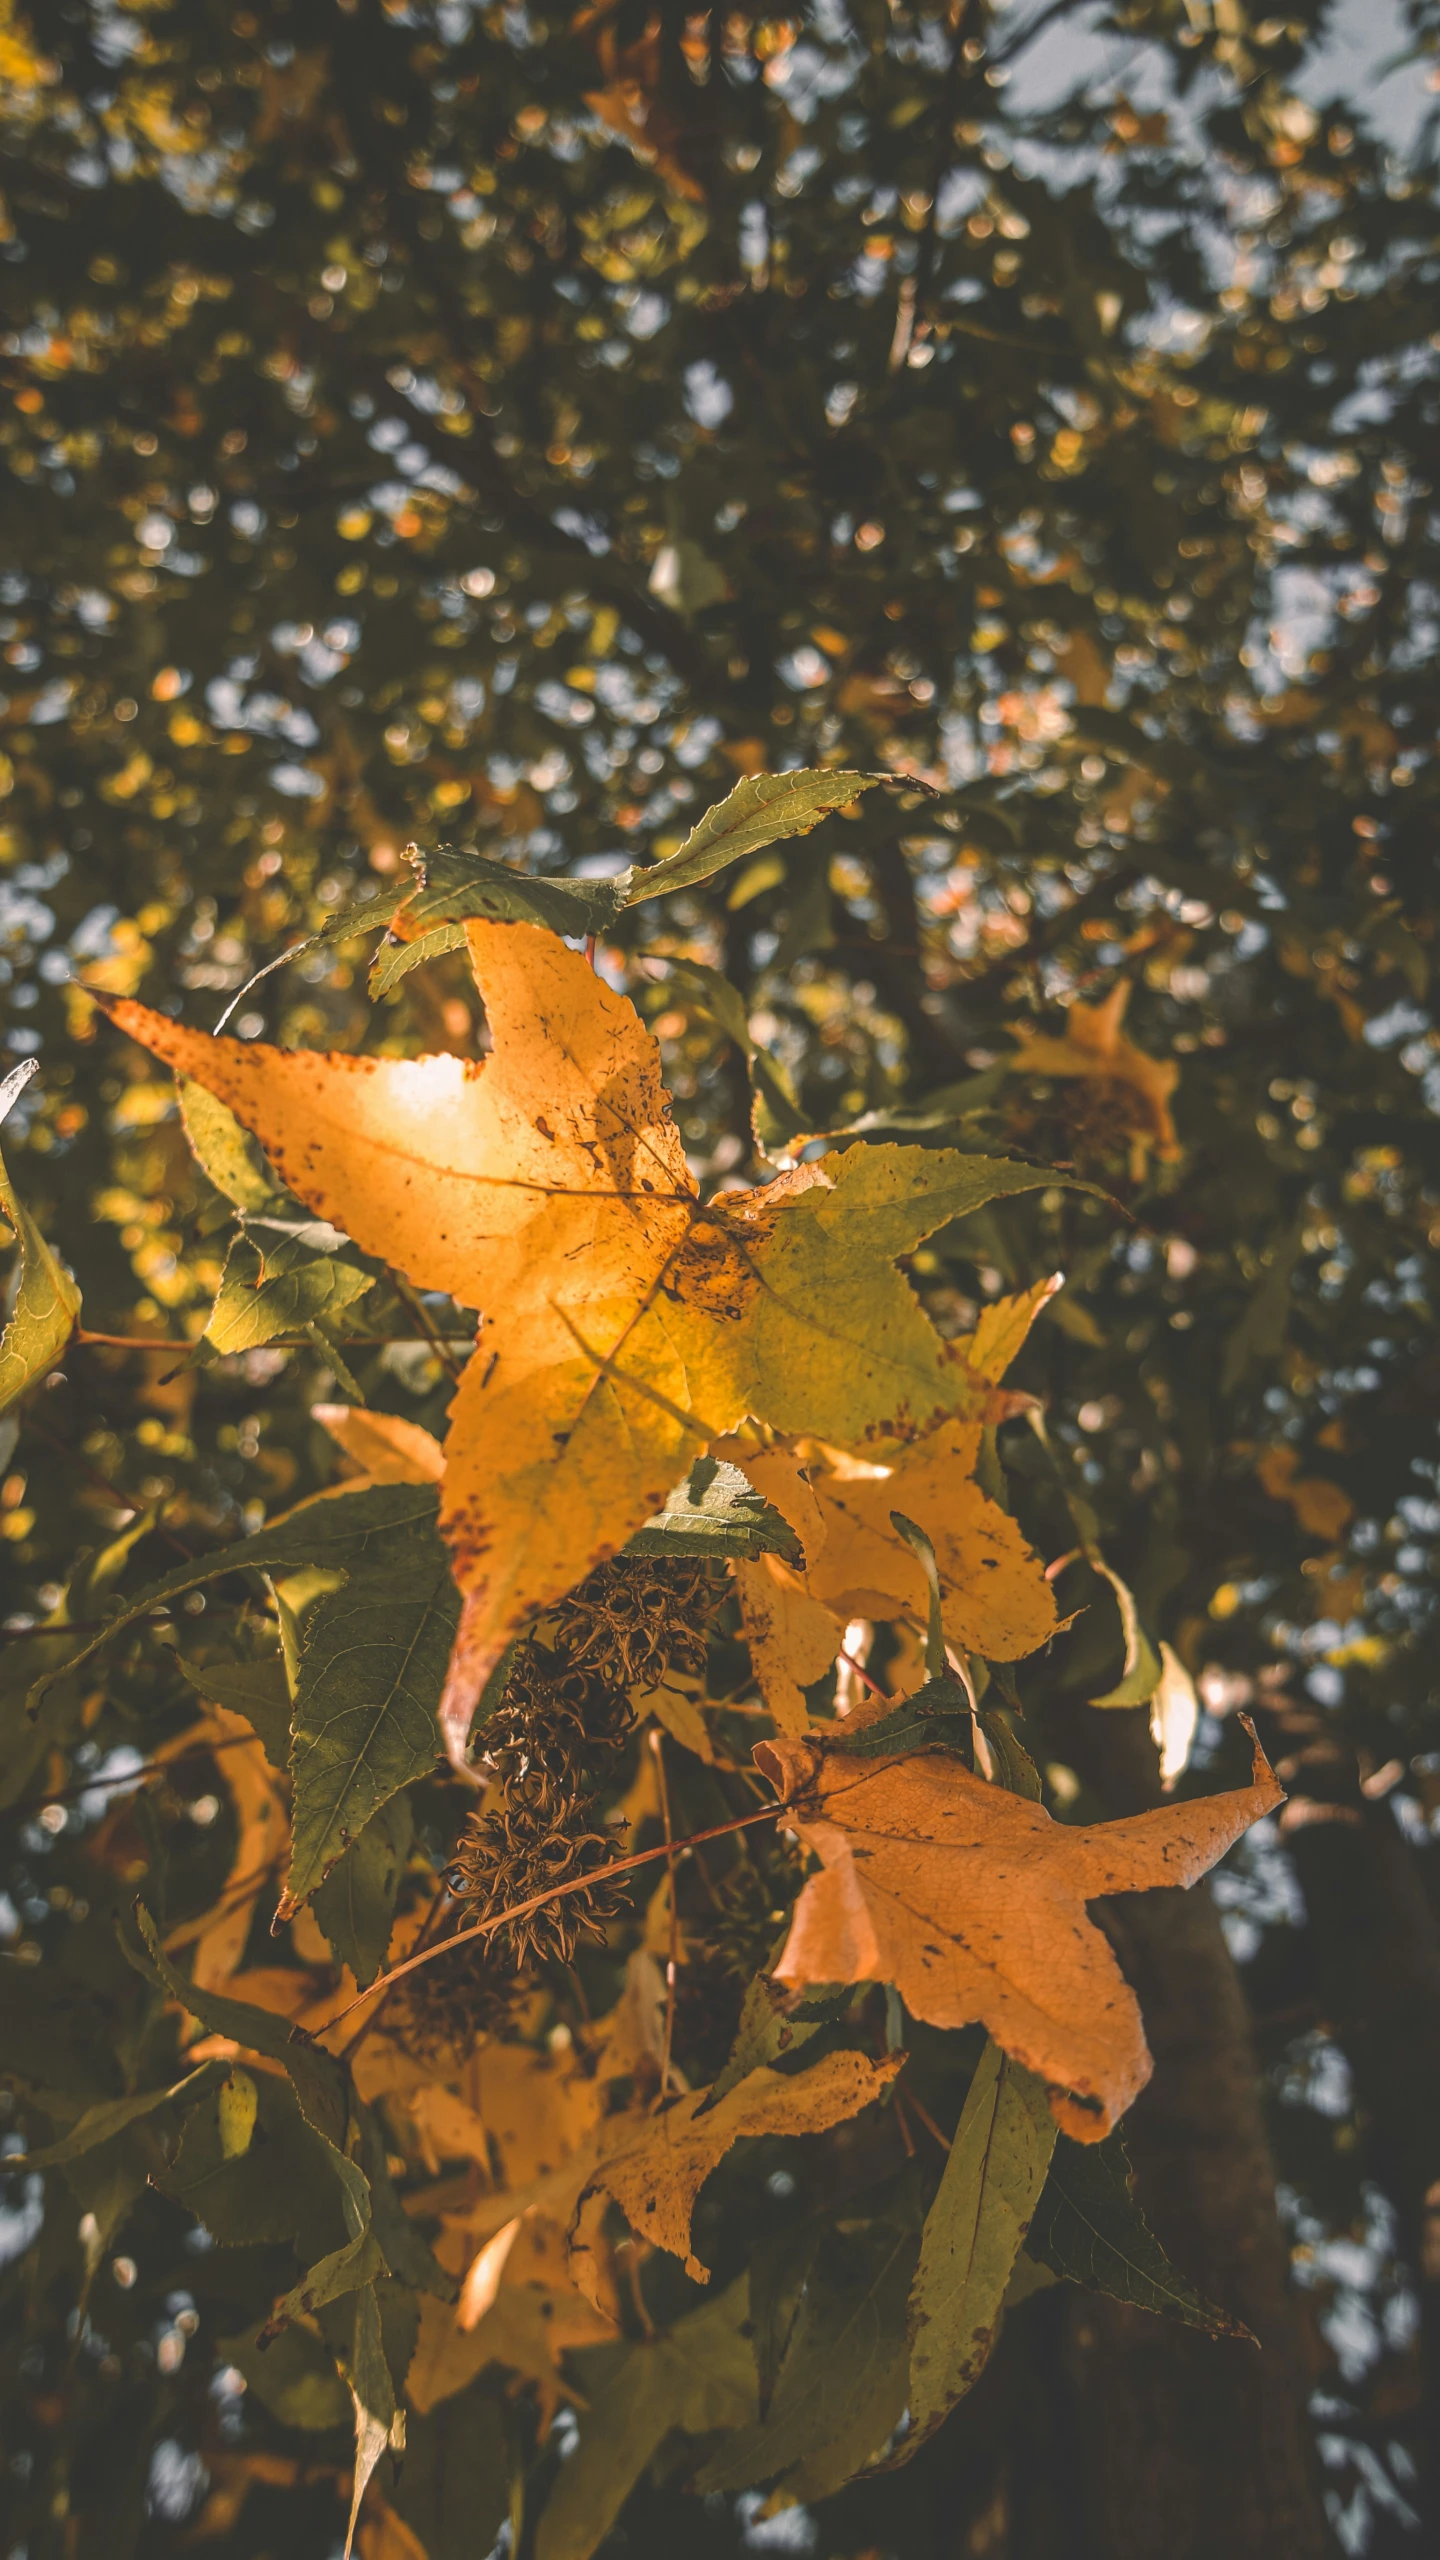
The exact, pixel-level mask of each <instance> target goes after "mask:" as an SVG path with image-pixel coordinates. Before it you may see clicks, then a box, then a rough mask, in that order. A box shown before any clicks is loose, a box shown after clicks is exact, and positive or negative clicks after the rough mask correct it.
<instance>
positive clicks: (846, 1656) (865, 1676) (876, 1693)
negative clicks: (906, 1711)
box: [840, 1644, 892, 1707]
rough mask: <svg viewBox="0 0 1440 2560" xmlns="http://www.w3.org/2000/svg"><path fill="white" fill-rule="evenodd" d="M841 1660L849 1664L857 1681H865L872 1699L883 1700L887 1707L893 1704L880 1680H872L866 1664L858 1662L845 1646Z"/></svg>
mask: <svg viewBox="0 0 1440 2560" xmlns="http://www.w3.org/2000/svg"><path fill="white" fill-rule="evenodd" d="M840 1660H841V1661H842V1662H847V1663H848V1664H849V1666H850V1668H851V1670H852V1671H853V1672H854V1674H855V1677H856V1679H857V1680H863V1681H864V1683H865V1686H866V1688H867V1689H868V1690H869V1692H870V1695H871V1697H872V1698H883V1699H884V1701H885V1704H886V1705H887V1707H888V1706H889V1705H890V1704H891V1703H892V1701H891V1697H890V1692H889V1690H888V1689H882V1688H881V1686H880V1683H879V1681H878V1680H872V1679H871V1677H870V1674H869V1672H868V1671H867V1670H866V1668H865V1665H864V1663H863V1662H857V1661H856V1659H855V1656H854V1654H853V1653H847V1652H846V1650H845V1647H844V1646H843V1644H842V1646H841V1647H840Z"/></svg>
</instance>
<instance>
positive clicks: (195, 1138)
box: [178, 1076, 281, 1212]
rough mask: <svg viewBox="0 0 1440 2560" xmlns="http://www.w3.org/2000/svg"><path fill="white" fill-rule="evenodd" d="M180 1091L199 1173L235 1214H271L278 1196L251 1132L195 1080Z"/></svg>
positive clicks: (182, 1081)
mask: <svg viewBox="0 0 1440 2560" xmlns="http://www.w3.org/2000/svg"><path fill="white" fill-rule="evenodd" d="M178 1090H179V1096H180V1118H181V1122H182V1124H183V1126H184V1130H185V1135H186V1137H187V1138H188V1139H189V1141H190V1152H191V1154H192V1155H193V1156H194V1158H195V1161H196V1163H197V1164H198V1165H199V1167H200V1170H201V1172H202V1173H205V1174H207V1175H208V1176H209V1178H210V1180H211V1181H212V1182H213V1183H214V1185H215V1188H216V1190H217V1191H221V1192H223V1193H224V1195H225V1198H226V1199H227V1200H229V1201H232V1202H233V1203H234V1205H235V1207H236V1208H237V1209H240V1210H249V1211H252V1212H258V1211H260V1210H262V1209H268V1208H270V1207H271V1206H272V1205H273V1203H274V1202H275V1200H277V1199H278V1198H279V1197H281V1194H280V1193H279V1192H278V1190H277V1188H276V1185H275V1183H274V1182H273V1180H272V1179H271V1176H270V1174H269V1172H268V1170H267V1168H266V1164H265V1159H264V1157H263V1156H262V1154H261V1152H260V1150H259V1148H258V1147H257V1146H256V1144H255V1141H254V1139H253V1138H252V1137H251V1135H250V1133H249V1131H248V1130H247V1129H242V1128H241V1126H240V1123H239V1121H238V1120H237V1119H236V1117H235V1114H234V1112H233V1111H231V1110H228V1109H227V1108H226V1105H225V1104H224V1103H223V1102H221V1101H219V1100H217V1098H216V1096H215V1095H214V1094H213V1093H207V1091H206V1089H205V1087H204V1085H203V1084H197V1083H196V1082H195V1079H194V1077H193V1076H181V1077H180V1078H179V1080H178Z"/></svg>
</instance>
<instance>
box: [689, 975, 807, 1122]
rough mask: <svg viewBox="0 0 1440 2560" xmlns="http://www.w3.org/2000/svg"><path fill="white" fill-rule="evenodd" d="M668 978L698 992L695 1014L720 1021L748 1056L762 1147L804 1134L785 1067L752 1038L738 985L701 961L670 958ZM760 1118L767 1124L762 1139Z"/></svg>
mask: <svg viewBox="0 0 1440 2560" xmlns="http://www.w3.org/2000/svg"><path fill="white" fill-rule="evenodd" d="M670 974H671V976H672V978H678V979H679V981H680V985H681V992H682V993H683V992H685V990H686V987H687V986H693V987H694V988H695V989H696V995H695V998H694V1002H695V1005H696V1009H697V1011H699V1012H702V1013H707V1014H708V1015H709V1016H710V1018H711V1020H712V1021H713V1022H716V1023H718V1024H719V1026H720V1029H721V1030H722V1031H723V1032H724V1034H725V1036H726V1038H727V1039H728V1040H733V1041H734V1043H735V1046H736V1048H737V1049H738V1050H739V1051H740V1053H741V1056H742V1057H743V1058H744V1060H745V1064H746V1067H747V1069H748V1071H749V1076H750V1083H751V1087H752V1102H751V1109H750V1120H751V1126H752V1128H753V1130H754V1133H755V1135H756V1137H757V1138H762V1143H764V1142H765V1141H766V1140H771V1141H773V1142H774V1143H775V1144H777V1145H783V1144H785V1143H786V1142H787V1141H788V1140H790V1139H792V1138H797V1137H800V1136H801V1135H802V1134H805V1133H806V1124H805V1118H804V1114H803V1113H802V1111H801V1109H800V1105H799V1103H798V1102H797V1101H796V1098H795V1093H794V1090H793V1088H792V1086H791V1083H790V1079H789V1077H788V1076H787V1074H786V1072H785V1070H784V1068H783V1067H781V1066H778V1065H777V1064H776V1062H775V1060H774V1059H773V1058H770V1057H767V1055H766V1053H765V1051H764V1050H763V1049H760V1048H757V1047H756V1045H755V1042H754V1040H753V1039H752V1038H751V1034H750V1017H749V1014H748V1012H747V1010H746V1006H745V1000H744V998H743V996H742V995H741V994H740V991H739V989H738V987H732V985H731V984H730V981H729V979H728V978H725V977H722V976H721V974H720V971H719V970H718V969H709V968H706V967H705V965H704V964H703V962H701V961H699V960H672V961H671V963H670ZM762 1120H763V1122H764V1123H765V1124H766V1125H765V1128H764V1132H763V1137H762V1130H761V1122H762Z"/></svg>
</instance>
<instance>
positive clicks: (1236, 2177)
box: [1016, 1708, 1334, 2560]
mask: <svg viewBox="0 0 1440 2560" xmlns="http://www.w3.org/2000/svg"><path fill="white" fill-rule="evenodd" d="M1072 1714H1073V1723H1072ZM1064 1720H1065V1732H1064V1741H1063V1750H1064V1756H1065V1757H1067V1758H1068V1759H1069V1760H1070V1761H1071V1762H1072V1764H1073V1765H1074V1766H1075V1767H1076V1768H1077V1769H1080V1770H1081V1771H1082V1774H1083V1775H1084V1776H1085V1777H1086V1778H1087V1780H1088V1781H1089V1783H1090V1784H1091V1785H1092V1786H1094V1787H1095V1788H1096V1790H1097V1792H1098V1793H1099V1794H1100V1795H1101V1796H1102V1798H1103V1799H1104V1801H1105V1802H1106V1805H1107V1810H1109V1811H1111V1812H1113V1813H1116V1814H1121V1813H1134V1812H1139V1811H1142V1810H1143V1809H1144V1808H1145V1806H1146V1805H1149V1804H1158V1803H1160V1802H1161V1801H1162V1800H1163V1799H1162V1797H1161V1793H1160V1786H1159V1777H1158V1770H1157V1766H1156V1757H1155V1752H1154V1747H1153V1745H1152V1743H1151V1741H1150V1737H1149V1731H1148V1724H1147V1720H1146V1718H1145V1715H1144V1713H1143V1712H1142V1713H1140V1714H1125V1713H1123V1712H1112V1713H1108V1714H1106V1715H1105V1716H1103V1717H1101V1716H1098V1715H1096V1714H1095V1712H1094V1711H1093V1710H1090V1709H1085V1708H1078V1709H1076V1710H1073V1711H1067V1712H1066V1713H1065V1718H1064ZM1057 1738H1058V1737H1057ZM1101 1916H1102V1917H1103V1918H1104V1920H1105V1923H1106V1926H1107V1927H1108V1929H1109V1930H1110V1933H1111V1936H1112V1940H1113V1943H1114V1945H1115V1948H1116V1952H1117V1954H1118V1956H1119V1958H1120V1962H1121V1964H1122V1966H1123V1967H1124V1970H1125V1973H1126V1975H1127V1977H1128V1978H1129V1980H1130V1982H1131V1983H1132V1984H1133V1986H1134V1988H1135V1991H1136V1993H1137V1995H1138V1997H1139V2001H1140V2006H1141V2010H1142V2012H1143V2014H1144V2019H1145V2031H1146V2034H1147V2037H1148V2039H1149V2043H1150V2049H1151V2052H1152V2053H1153V2055H1154V2058H1155V2073H1154V2078H1153V2079H1152V2080H1151V2082H1150V2085H1149V2087H1148V2088H1147V2089H1146V2090H1144V2091H1143V2092H1142V2094H1141V2096H1140V2098H1139V2099H1138V2100H1137V2102H1136V2104H1135V2106H1134V2107H1133V2109H1132V2110H1131V2112H1130V2114H1129V2116H1128V2117H1127V2118H1126V2123H1125V2134H1126V2141H1127V2144H1128V2147H1129V2151H1130V2156H1131V2159H1132V2161H1133V2163H1134V2167H1135V2173H1136V2189H1137V2193H1138V2195H1139V2197H1140V2200H1141V2202H1142V2204H1143V2206H1144V2208H1145V2211H1146V2213H1147V2215H1148V2217H1149V2219H1150V2222H1151V2224H1152V2226H1153V2228H1154V2229H1155V2231H1156V2233H1157V2235H1158V2237H1159V2239H1160V2241H1161V2242H1162V2244H1163V2246H1164V2247H1165V2249H1166V2250H1167V2252H1168V2253H1169V2255H1170V2256H1171V2257H1172V2258H1173V2259H1174V2262H1175V2264H1176V2266H1177V2267H1179V2268H1180V2269H1181V2270H1182V2271H1183V2272H1184V2274H1186V2275H1187V2276H1188V2277H1189V2278H1190V2280H1191V2282H1192V2283H1193V2284H1194V2285H1196V2286H1197V2287H1198V2289H1199V2290H1200V2292H1202V2293H1203V2294H1205V2295H1207V2296H1208V2297H1209V2299H1210V2300H1212V2301H1214V2302H1217V2303H1219V2304H1220V2305H1222V2306H1223V2307H1224V2308H1225V2309H1226V2310H1228V2311H1230V2312H1232V2313H1233V2314H1234V2315H1235V2316H1236V2317H1237V2318H1238V2319H1241V2320H1243V2321H1244V2322H1245V2323H1246V2325H1247V2327H1248V2328H1250V2329H1251V2330H1253V2332H1254V2334H1255V2336H1256V2338H1257V2339H1258V2341H1259V2345H1258V2347H1252V2346H1248V2345H1246V2344H1244V2343H1243V2342H1242V2341H1239V2340H1234V2339H1211V2338H1208V2337H1206V2336H1204V2335H1202V2334H1201V2333H1200V2332H1198V2331H1195V2330H1189V2329H1182V2328H1180V2327H1178V2326H1177V2325H1176V2324H1175V2323H1174V2322H1171V2321H1162V2320H1157V2319H1154V2318H1152V2317H1151V2316H1150V2314H1149V2313H1147V2312H1143V2311H1136V2310H1133V2309H1131V2308H1130V2307H1129V2306H1128V2305H1126V2304H1123V2303H1119V2302H1114V2301H1111V2300H1110V2299H1109V2298H1108V2297H1107V2296H1103V2295H1092V2294H1078V2293H1077V2294H1075V2295H1074V2296H1073V2298H1072V2299H1071V2301H1070V2304H1069V2349H1070V2352H1069V2372H1070V2379H1071V2385H1072V2388H1073V2390H1074V2393H1075V2399H1076V2427H1075V2437H1076V2442H1077V2444H1078V2447H1079V2450H1080V2464H1081V2505H1082V2508H1083V2515H1084V2529H1083V2540H1081V2539H1080V2538H1079V2536H1078V2535H1077V2539H1076V2544H1075V2549H1076V2553H1077V2560H1078V2555H1079V2554H1080V2553H1082V2552H1083V2555H1084V2560H1219V2555H1221V2554H1223V2555H1224V2560H1319V2556H1320V2555H1321V2554H1324V2553H1326V2552H1328V2551H1331V2550H1332V2549H1333V2547H1334V2546H1333V2544H1332V2543H1331V2540H1330V2537H1329V2532H1328V2528H1327V2526H1326V2523H1325V2519H1324V2510H1323V2507H1322V2504H1321V2495H1320V2485H1319V2476H1318V2463H1317V2460H1316V2455H1315V2451H1314V2444H1313V2439H1312V2434H1311V2428H1310V2423H1309V2417H1308V2412H1307V2406H1306V2404H1307V2398H1308V2389H1309V2383H1310V2378H1311V2357H1310V2354H1309V2352H1308V2351H1307V2339H1306V2325H1305V2320H1304V2316H1303V2313H1302V2311H1301V2308H1300V2305H1299V2304H1298V2303H1297V2302H1296V2300H1295V2298H1294V2297H1293V2295H1292V2294H1291V2292H1290V2289H1289V2281H1288V2259H1287V2253H1286V2248H1285V2243H1284V2239H1283V2235H1282V2233H1281V2229H1280V2224H1279V2219H1278V2216H1277V2213H1276V2209H1275V2173H1274V2169H1273V2166H1272V2164H1271V2160H1270V2154H1269V2147H1268V2144H1267V2142H1266V2138H1265V2129H1264V2123H1263V2119H1262V2115H1261V2109H1260V2094H1259V2087H1258V2074H1257V2069H1256V2061H1255V2054H1254V2050H1253V2046H1252V2042H1251V2034H1250V2022H1249V2017H1248V2014H1247V2011H1246V2007H1245V2000H1244V1995H1243V1992H1242V1990H1241V1986H1240V1982H1239V1978H1238V1976H1237V1974H1236V1972H1235V1968H1234V1965H1233V1964H1232V1962H1231V1959H1230V1955H1229V1951H1228V1949H1227V1947H1226V1945H1225V1940H1224V1936H1223V1933H1222V1931H1221V1928H1220V1920H1219V1915H1218V1913H1217V1911H1216V1909H1215V1906H1214V1903H1213V1901H1212V1900H1211V1897H1210V1894H1209V1892H1208V1890H1207V1889H1206V1888H1205V1887H1204V1886H1203V1885H1201V1886H1197V1887H1196V1888H1195V1889H1194V1890H1193V1891H1191V1892H1188V1893H1182V1892H1178V1891H1177V1892H1158V1893H1147V1894H1132V1895H1126V1896H1123V1897H1117V1898H1116V1899H1114V1900H1112V1901H1111V1902H1109V1903H1107V1904H1105V1905H1104V1906H1102V1909H1101ZM1016 2560H1027V2555H1026V2554H1024V2552H1023V2551H1021V2550H1020V2549H1019V2548H1018V2546H1017V2551H1016Z"/></svg>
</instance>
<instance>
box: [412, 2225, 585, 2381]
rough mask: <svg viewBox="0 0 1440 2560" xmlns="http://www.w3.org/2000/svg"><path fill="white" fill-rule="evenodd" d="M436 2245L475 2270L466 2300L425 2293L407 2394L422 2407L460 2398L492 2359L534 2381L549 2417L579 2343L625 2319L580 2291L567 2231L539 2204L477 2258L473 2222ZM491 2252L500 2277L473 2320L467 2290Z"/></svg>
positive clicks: (447, 2259) (442, 2254)
mask: <svg viewBox="0 0 1440 2560" xmlns="http://www.w3.org/2000/svg"><path fill="white" fill-rule="evenodd" d="M436 2254H437V2256H438V2257H439V2259H440V2262H441V2264H442V2266H445V2267H447V2268H449V2269H450V2270H451V2271H452V2272H453V2273H454V2274H457V2275H459V2274H460V2273H461V2272H462V2271H464V2272H465V2273H466V2285H465V2286H464V2287H462V2294H461V2300H460V2302H459V2303H458V2304H456V2303H447V2302H441V2301H439V2300H438V2299H437V2298H436V2296H435V2295H433V2294H426V2295H424V2296H422V2299H421V2304H420V2333H419V2337H418V2338H417V2340H416V2345H415V2353H414V2355H413V2357H412V2358H411V2362H410V2367H409V2370H408V2372H407V2374H406V2377H405V2396H406V2398H407V2399H408V2400H409V2402H410V2403H411V2406H412V2407H413V2408H416V2409H418V2410H420V2411H421V2412H422V2413H424V2412H426V2411H428V2410H431V2409H434V2408H437V2407H438V2406H439V2404H440V2402H441V2401H442V2400H448V2399H451V2398H453V2396H454V2394H455V2393H456V2392H457V2391H463V2390H464V2389H465V2387H466V2385H467V2383H470V2382H472V2381H473V2380H474V2378H475V2376H476V2374H477V2373H481V2372H483V2370H484V2368H485V2366H486V2365H487V2364H498V2365H504V2366H506V2367H508V2368H509V2370H510V2371H511V2372H512V2373H515V2374H518V2375H519V2376H520V2378H521V2379H522V2380H523V2381H525V2382H527V2383H529V2384H530V2385H531V2386H532V2387H533V2388H534V2390H535V2393H536V2396H537V2399H538V2401H539V2405H540V2410H541V2415H542V2422H543V2420H544V2419H545V2418H548V2417H552V2416H553V2415H554V2412H555V2409H556V2407H557V2406H558V2404H559V2400H560V2397H561V2391H560V2366H561V2361H562V2359H563V2357H564V2356H565V2355H566V2354H567V2353H568V2352H569V2351H570V2349H571V2348H574V2347H593V2346H602V2345H603V2344H604V2343H605V2341H606V2340H607V2339H609V2338H613V2337H614V2335H615V2324H614V2322H613V2320H611V2319H609V2318H608V2317H607V2316H606V2314H605V2313H604V2312H603V2311H600V2310H597V2309H596V2307H595V2305H594V2304H593V2303H591V2302H587V2301H586V2300H585V2299H584V2297H583V2295H581V2294H579V2293H577V2292H576V2290H575V2287H574V2285H573V2284H572V2283H571V2282H570V2279H569V2275H568V2273H567V2271H566V2263H565V2260H566V2248H565V2234H564V2232H563V2231H562V2230H561V2229H560V2228H559V2227H558V2225H557V2224H555V2223H553V2222H549V2221H545V2220H543V2219H542V2218H541V2217H540V2216H539V2215H538V2214H527V2215H526V2216H524V2217H523V2218H521V2219H518V2220H516V2221H514V2222H513V2223H507V2224H505V2225H504V2226H503V2227H502V2229H501V2231H499V2232H497V2233H496V2234H495V2236H494V2238H493V2239H491V2240H489V2241H487V2242H486V2244H485V2247H484V2248H483V2249H482V2250H481V2251H480V2253H479V2257H478V2258H476V2257H475V2256H474V2253H473V2249H472V2245H471V2243H470V2241H469V2239H468V2236H467V2234H466V2231H465V2229H464V2226H463V2223H462V2222H459V2221H457V2222H456V2223H455V2224H454V2225H453V2226H452V2227H448V2228H446V2229H445V2230H444V2231H442V2233H441V2236H440V2239H439V2241H438V2243H437V2247H436ZM486 2259H489V2261H490V2266H491V2269H493V2271H494V2275H495V2282H494V2287H493V2290H490V2291H489V2298H488V2300H486V2301H485V2302H484V2305H483V2308H481V2309H480V2310H479V2311H478V2312H477V2315H476V2317H475V2318H474V2319H473V2320H468V2321H467V2319H466V2318H465V2316H464V2315H465V2312H466V2309H467V2302H466V2294H467V2292H468V2293H469V2294H470V2296H471V2299H472V2300H473V2299H474V2288H473V2287H472V2286H471V2284H470V2278H471V2277H472V2276H473V2274H474V2271H475V2268H476V2266H478V2265H480V2264H481V2262H482V2261H484V2260H486Z"/></svg>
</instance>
